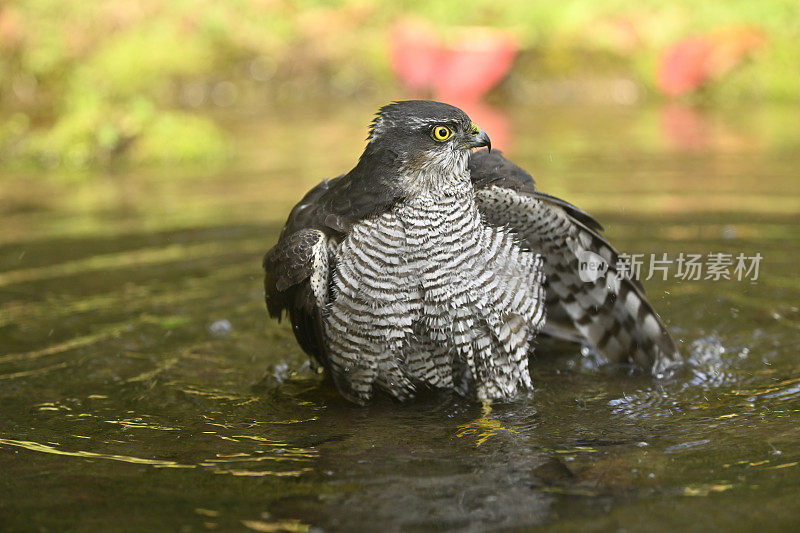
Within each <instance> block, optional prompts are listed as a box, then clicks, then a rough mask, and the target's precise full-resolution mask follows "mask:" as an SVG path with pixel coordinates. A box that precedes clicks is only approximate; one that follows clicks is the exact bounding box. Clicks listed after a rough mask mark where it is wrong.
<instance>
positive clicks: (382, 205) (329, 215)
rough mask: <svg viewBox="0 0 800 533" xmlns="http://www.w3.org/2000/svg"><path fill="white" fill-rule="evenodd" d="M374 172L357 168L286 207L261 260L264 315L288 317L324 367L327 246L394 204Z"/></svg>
mask: <svg viewBox="0 0 800 533" xmlns="http://www.w3.org/2000/svg"><path fill="white" fill-rule="evenodd" d="M381 179H388V176H387V175H386V174H385V173H383V172H381V169H380V168H375V166H374V165H371V166H366V167H365V166H359V167H356V168H355V169H353V171H351V172H350V173H348V174H345V175H342V176H339V177H337V178H334V179H331V180H326V181H323V182H322V183H320V184H319V185H317V186H316V187H314V188H313V189H311V190H310V191H309V192H308V193H307V194H306V195H305V197H303V199H302V200H300V202H299V203H298V204H297V205H296V206H295V207H294V208H293V209H292V212H291V213H290V214H289V219H288V220H287V222H286V225H285V226H284V227H283V230H282V231H281V235H280V238H279V239H278V243H277V244H276V245H275V246H274V247H273V248H272V249H270V250H269V251H268V252H267V254H266V255H265V256H264V262H263V266H264V270H265V272H266V275H265V277H264V289H265V299H266V303H267V309H268V311H269V314H270V316H272V317H273V318H278V319H280V318H281V316H282V315H283V312H284V311H286V312H287V313H288V314H289V318H290V319H291V322H292V329H293V330H294V334H295V337H296V338H297V342H298V343H299V344H300V346H301V347H302V348H303V350H304V351H305V352H306V353H308V354H309V355H312V356H314V357H315V358H316V359H317V360H318V361H319V362H320V363H322V364H323V365H324V366H327V364H328V363H327V361H328V357H327V349H326V343H325V335H324V329H323V323H322V313H323V312H324V310H325V306H326V305H327V303H328V302H329V300H330V298H331V297H333V295H332V294H331V291H329V283H330V280H331V276H332V273H333V270H334V269H335V268H336V262H335V255H334V254H333V253H332V252H331V250H332V248H333V245H334V244H335V243H337V242H339V241H340V240H341V239H342V238H343V237H344V236H345V235H347V233H348V232H349V231H350V228H351V227H352V226H353V224H355V223H356V222H358V221H359V220H362V219H365V218H367V217H371V216H377V215H379V214H381V213H383V212H385V211H386V210H387V209H389V208H390V207H391V206H392V205H394V203H395V202H396V201H397V200H398V198H399V196H398V193H397V190H396V189H394V188H392V187H389V186H380V185H381V184H380V183H378V184H377V186H375V185H374V182H377V181H380V180H381Z"/></svg>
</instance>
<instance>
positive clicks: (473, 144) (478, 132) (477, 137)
mask: <svg viewBox="0 0 800 533" xmlns="http://www.w3.org/2000/svg"><path fill="white" fill-rule="evenodd" d="M467 146H469V147H470V148H478V147H480V146H486V147H487V148H488V149H489V151H490V152H491V151H492V140H491V139H490V138H489V136H488V135H486V132H485V131H483V130H482V129H480V128H479V127H478V125H477V124H475V123H474V122H473V123H472V137H470V138H469V139H468V140H467Z"/></svg>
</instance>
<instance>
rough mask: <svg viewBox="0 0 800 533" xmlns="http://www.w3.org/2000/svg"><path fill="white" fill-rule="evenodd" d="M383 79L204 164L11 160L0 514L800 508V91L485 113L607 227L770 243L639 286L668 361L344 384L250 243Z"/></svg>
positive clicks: (742, 516)
mask: <svg viewBox="0 0 800 533" xmlns="http://www.w3.org/2000/svg"><path fill="white" fill-rule="evenodd" d="M377 104H378V102H368V103H359V104H352V105H342V106H338V107H337V108H336V109H326V108H323V107H312V108H309V109H283V110H281V111H280V112H276V113H275V114H273V115H269V116H258V117H255V118H236V117H234V118H232V119H231V125H230V128H231V131H232V132H234V134H235V135H236V136H237V137H238V138H240V139H241V140H242V142H241V145H242V147H243V148H242V157H241V159H240V160H239V162H238V163H236V164H233V165H230V166H228V167H226V168H221V169H194V170H183V171H180V172H178V171H167V170H157V171H156V170H153V171H135V172H134V171H126V170H120V169H117V170H113V169H111V170H108V171H106V172H101V173H99V174H98V175H95V176H90V177H86V176H80V175H75V174H73V173H71V172H68V171H62V170H60V169H58V168H55V169H53V170H51V171H48V172H46V173H39V174H36V175H32V174H26V173H22V172H17V173H8V174H6V175H5V176H4V178H3V187H2V190H0V227H2V231H3V234H2V238H1V239H0V472H2V477H1V478H0V526H3V528H4V529H6V528H7V529H25V530H28V529H42V530H57V531H60V530H64V529H78V530H150V529H167V530H176V529H179V530H182V531H203V530H213V529H219V530H232V529H233V530H235V529H243V530H254V531H283V530H290V531H304V530H307V529H309V528H321V529H323V530H337V529H373V530H386V529H390V530H403V531H428V530H431V529H445V530H478V529H499V530H508V529H511V530H516V529H527V528H535V527H543V528H550V529H553V530H586V529H588V530H592V529H597V530H608V529H629V530H640V529H645V528H646V529H648V530H674V529H675V528H678V527H681V528H689V529H694V530H706V529H707V528H709V527H718V528H722V527H731V528H734V529H742V528H756V527H760V526H762V525H764V524H770V526H774V527H779V526H790V525H797V524H798V522H800V513H798V511H797V502H798V501H800V446H798V445H799V444H800V359H798V349H797V346H798V344H800V310H799V309H798V305H800V304H798V302H799V301H800V281H798V278H797V274H798V267H797V265H798V262H800V249H799V248H798V244H800V238H799V237H798V235H799V234H800V218H799V217H798V213H800V180H798V179H797V172H798V170H797V169H798V168H799V167H800V126H798V124H800V121H798V120H797V113H796V111H795V110H787V109H780V108H778V109H756V110H749V112H748V113H747V114H746V115H743V114H741V113H740V112H739V110H732V111H730V112H724V111H717V112H712V111H698V110H693V109H689V108H682V107H665V108H642V109H640V108H628V107H619V108H615V107H604V108H582V109H554V108H523V109H521V110H520V109H515V110H514V112H513V113H510V112H509V110H504V109H502V108H499V109H497V110H495V111H496V112H497V114H498V115H499V117H500V119H501V122H500V125H499V126H498V127H504V128H507V131H505V132H504V134H503V135H504V137H505V139H507V140H506V146H505V148H506V151H507V154H508V155H509V156H510V157H512V158H514V159H515V160H516V161H518V162H519V163H521V164H522V165H523V166H524V167H526V168H528V169H530V170H531V171H532V173H533V174H534V175H535V176H536V178H537V180H538V182H539V184H540V187H541V188H542V189H543V190H545V191H547V192H550V193H553V194H556V195H558V196H562V197H564V198H566V199H568V200H570V201H572V202H573V203H576V204H577V205H579V206H581V207H583V208H584V209H586V210H588V211H590V212H592V213H593V214H594V215H596V216H597V218H598V219H599V220H600V221H601V222H602V223H603V224H604V225H605V227H606V230H607V234H608V235H609V237H610V238H611V240H612V242H613V243H614V244H615V245H616V246H617V247H618V248H619V249H621V250H623V251H625V252H628V253H642V254H645V256H646V257H648V256H649V254H651V253H655V254H657V255H658V256H659V257H661V254H663V253H666V254H667V256H668V258H672V259H674V258H677V257H678V256H679V254H681V253H684V254H689V253H693V254H702V255H703V256H704V257H705V256H706V255H707V254H708V253H724V254H732V255H733V256H736V255H737V254H739V253H743V254H745V255H747V256H754V255H755V254H757V253H760V254H761V255H762V256H763V260H762V262H761V265H760V272H759V276H758V279H757V280H755V281H752V282H751V281H749V280H743V281H738V280H736V279H735V276H733V277H734V279H732V280H724V279H722V280H718V281H714V280H713V279H709V280H705V279H701V280H680V279H677V278H676V277H675V275H674V274H675V273H676V269H675V266H674V265H673V266H672V267H671V268H670V270H669V272H668V276H667V279H666V280H664V279H661V278H662V276H661V275H660V274H659V275H656V276H654V279H651V280H649V281H646V282H645V285H646V287H647V289H648V293H649V295H650V298H651V301H652V302H653V304H654V305H655V307H656V308H657V309H658V310H659V312H660V313H661V315H662V317H663V318H664V319H665V321H666V323H667V324H668V326H669V328H670V330H671V331H672V332H673V334H674V336H675V338H676V340H677V341H678V343H679V345H680V348H681V351H682V353H683V354H684V355H685V357H686V358H687V360H688V361H689V363H688V365H687V367H686V368H685V369H683V370H682V371H681V372H678V373H677V374H676V375H675V376H672V377H670V378H667V379H662V380H655V379H652V378H649V377H646V376H642V375H630V374H629V373H628V372H626V371H625V370H620V369H610V368H605V367H603V366H600V365H598V364H597V361H595V360H594V359H593V358H592V357H591V356H590V355H584V354H582V353H581V350H580V349H579V348H577V347H566V348H565V347H548V346H545V345H543V346H542V347H541V349H540V353H539V354H538V355H537V358H536V360H535V361H534V364H533V375H534V382H535V384H536V390H535V393H534V394H533V395H532V396H531V397H529V398H521V399H519V400H518V401H515V402H512V403H509V404H506V405H496V406H494V407H493V408H491V409H486V408H483V407H481V406H480V405H476V404H474V403H471V402H469V401H465V400H463V399H460V398H457V397H452V396H447V395H440V396H433V397H428V398H423V399H420V400H419V401H416V402H414V403H412V404H409V405H398V404H395V403H392V402H390V401H388V400H383V401H378V402H376V403H375V404H374V405H371V406H369V407H366V408H359V407H354V406H351V405H349V404H347V403H346V402H344V401H343V400H341V399H340V398H339V397H338V395H337V393H336V392H335V390H333V388H332V386H331V385H330V383H328V382H327V381H325V380H324V379H323V378H322V377H320V376H316V375H314V374H313V373H312V372H311V371H310V370H308V368H307V364H306V363H305V361H306V358H305V356H304V355H303V354H302V352H301V350H300V349H299V347H298V346H297V345H296V343H295V341H294V339H293V337H292V334H291V331H290V329H289V327H288V325H287V324H286V323H284V324H280V325H279V324H277V323H274V322H272V321H269V320H268V319H267V316H266V312H265V310H264V304H263V292H262V287H261V270H260V259H261V256H262V254H263V252H264V251H265V250H266V249H267V248H268V247H269V246H271V245H272V244H273V243H274V241H275V240H276V238H277V234H278V231H279V229H280V226H281V225H282V223H283V221H284V220H285V217H286V215H287V213H288V210H289V208H290V207H291V205H292V204H293V203H294V202H295V201H297V199H298V198H299V197H300V196H301V195H302V194H303V193H304V192H305V190H307V189H308V188H309V187H310V186H312V185H313V184H315V183H316V182H317V181H318V180H319V179H320V178H322V177H330V176H333V175H336V174H338V173H340V172H342V171H344V170H347V169H348V168H349V167H350V166H351V165H352V164H353V163H354V162H355V159H356V157H357V155H358V154H359V153H360V150H361V148H362V147H363V141H362V139H363V138H364V135H365V126H366V123H367V122H368V119H369V116H370V114H371V113H372V111H373V109H374V108H375V107H376V105H377ZM503 120H504V121H505V122H504V123H503ZM483 125H484V128H486V129H488V130H489V132H490V134H491V128H490V127H488V126H487V125H485V124H483Z"/></svg>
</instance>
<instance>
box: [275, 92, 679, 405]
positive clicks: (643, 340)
mask: <svg viewBox="0 0 800 533" xmlns="http://www.w3.org/2000/svg"><path fill="white" fill-rule="evenodd" d="M481 147H485V149H482V150H477V151H473V149H475V148H481ZM601 231H602V227H601V226H600V224H598V223H597V222H596V221H595V220H594V219H593V218H592V217H590V216H589V215H588V214H586V213H584V212H583V211H581V210H580V209H578V208H577V207H575V206H573V205H571V204H569V203H567V202H565V201H563V200H560V199H558V198H555V197H553V196H550V195H548V194H545V193H542V192H539V191H537V190H536V187H535V185H534V180H533V178H532V177H531V176H530V175H529V174H528V173H527V172H525V171H524V170H522V169H521V168H520V167H518V166H516V165H515V164H513V163H511V162H510V161H509V160H507V159H505V158H504V157H503V156H502V155H501V154H500V153H498V152H497V151H496V150H495V151H494V152H492V151H491V142H490V140H489V137H488V135H487V134H486V133H485V132H484V131H482V130H481V129H480V128H479V127H478V126H477V125H476V124H475V123H473V122H472V121H471V120H470V119H469V117H468V116H467V115H466V114H465V113H464V112H463V111H461V110H460V109H458V108H456V107H453V106H450V105H447V104H444V103H439V102H432V101H422V100H411V101H401V102H395V103H391V104H389V105H386V106H384V107H382V108H381V109H380V110H379V111H378V113H377V115H376V116H375V118H374V120H373V122H372V124H371V128H370V132H369V137H368V143H367V146H366V148H365V149H364V153H363V154H362V155H361V158H360V159H359V160H358V163H357V164H356V166H355V167H354V168H353V169H352V170H351V171H350V172H348V173H347V174H343V175H341V176H339V177H337V178H334V179H331V180H327V181H323V182H322V183H320V184H319V185H317V186H316V187H314V188H313V189H311V191H309V192H308V193H307V194H306V196H305V197H304V198H303V199H302V200H301V201H300V203H298V204H297V205H296V206H295V207H294V209H293V210H292V211H291V214H290V215H289V219H288V221H287V223H286V226H285V227H284V228H283V231H282V232H281V235H280V238H279V240H278V243H277V244H276V245H275V246H274V247H273V248H272V249H271V250H270V251H269V252H267V254H266V256H265V257H264V269H265V270H266V277H265V281H264V283H265V289H266V303H267V308H268V311H269V314H270V315H271V316H272V317H274V318H278V319H280V318H281V316H282V314H283V312H284V311H286V312H288V315H289V317H290V319H291V322H292V326H293V330H294V334H295V336H296V338H297V341H298V342H299V343H300V346H301V347H302V348H303V350H304V351H305V352H307V353H308V354H309V355H310V356H311V357H312V358H313V360H316V362H318V363H319V364H321V365H322V366H323V367H324V368H325V369H326V370H327V371H328V372H329V373H330V375H331V376H332V377H333V380H334V382H335V384H336V386H337V388H338V390H339V391H340V393H341V394H342V395H343V396H344V397H345V398H347V399H348V400H351V401H353V402H355V403H358V404H364V403H366V402H368V401H369V400H370V399H371V398H372V396H373V394H374V393H375V392H377V391H382V392H384V393H387V394H388V395H390V396H392V397H394V398H396V399H398V400H405V399H408V398H411V397H413V396H414V394H415V392H416V391H418V390H420V389H425V388H433V389H448V390H453V391H456V392H457V393H459V394H461V395H464V396H467V397H472V398H475V399H478V400H481V401H493V400H495V401H497V400H507V399H511V398H513V397H514V396H515V395H517V394H519V393H520V392H522V391H525V390H530V389H531V388H532V383H531V375H530V372H529V369H528V361H529V358H530V356H531V355H532V353H533V341H534V339H536V337H537V335H538V334H540V333H542V334H549V335H554V336H557V337H562V338H569V339H572V340H580V341H582V342H585V343H588V344H589V345H591V346H592V347H593V348H594V349H595V350H596V351H597V352H599V353H600V354H601V355H603V356H604V357H605V358H606V359H607V360H609V361H610V362H617V363H623V362H624V363H632V364H635V365H637V366H639V367H641V368H642V369H644V370H646V371H650V372H654V373H658V372H660V371H662V370H663V369H664V368H666V367H668V366H670V365H671V364H673V363H676V362H677V361H679V359H680V356H679V354H678V350H677V348H676V346H675V343H674V342H673V340H672V338H671V337H670V335H669V333H668V332H667V329H666V327H665V326H664V323H663V322H662V321H661V319H660V318H659V316H658V315H657V314H656V312H655V311H654V310H653V307H652V306H651V305H650V304H649V303H648V302H647V300H646V298H645V295H644V290H643V288H642V286H641V284H640V283H639V282H638V281H637V280H635V279H629V278H628V277H626V276H617V275H616V274H617V267H618V265H619V264H624V262H620V257H619V254H618V253H617V251H616V250H615V249H614V248H613V247H612V246H611V245H610V244H609V243H608V241H607V240H606V239H605V238H604V237H602V236H601ZM589 252H590V253H591V254H590V255H591V257H595V258H598V259H599V260H600V262H601V263H604V264H605V266H606V270H605V272H604V273H602V274H603V275H600V276H598V277H597V279H594V280H592V279H590V280H589V281H585V278H586V277H587V276H585V275H582V272H581V268H582V266H584V264H583V263H582V262H583V261H584V257H585V256H586V254H587V253H589Z"/></svg>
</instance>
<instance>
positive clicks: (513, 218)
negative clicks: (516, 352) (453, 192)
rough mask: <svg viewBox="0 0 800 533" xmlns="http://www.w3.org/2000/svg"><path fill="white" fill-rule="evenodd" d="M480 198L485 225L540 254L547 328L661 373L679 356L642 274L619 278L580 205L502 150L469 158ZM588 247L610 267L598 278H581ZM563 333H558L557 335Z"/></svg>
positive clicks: (613, 257)
mask: <svg viewBox="0 0 800 533" xmlns="http://www.w3.org/2000/svg"><path fill="white" fill-rule="evenodd" d="M470 170H471V172H472V181H473V183H474V185H475V192H476V200H477V203H478V208H479V210H480V211H481V214H482V215H483V216H484V218H485V220H486V222H487V223H489V224H492V225H496V226H504V227H507V228H509V229H511V230H512V231H514V232H516V233H517V234H518V235H519V237H520V239H521V241H522V243H523V245H525V246H526V247H529V248H530V249H531V250H533V251H535V252H538V253H541V254H542V256H543V259H544V267H545V277H546V281H545V289H546V292H547V320H548V322H551V323H552V327H551V328H550V331H551V332H553V333H556V334H557V335H559V336H567V337H568V336H569V329H565V328H564V327H563V326H564V324H565V322H566V323H567V324H569V322H571V325H572V326H573V327H574V330H576V331H577V332H578V333H579V334H580V335H581V336H582V337H583V338H584V339H585V340H587V341H588V342H589V343H590V344H591V345H593V346H594V348H595V349H596V350H598V351H599V352H600V353H601V354H602V355H604V356H605V357H606V358H607V359H608V360H609V361H611V362H632V363H635V364H637V365H638V366H640V367H642V368H644V369H646V370H649V371H652V372H654V373H658V372H660V371H662V370H663V369H664V368H666V367H668V366H670V365H671V364H673V363H676V362H678V361H679V360H680V355H679V353H678V350H677V347H676V346H675V343H674V341H673V340H672V338H671V337H670V335H669V333H668V332H667V329H666V327H665V326H664V323H663V322H662V321H661V319H660V318H659V316H658V314H657V313H656V312H655V310H654V309H653V307H652V306H651V305H650V303H648V301H647V299H646V298H645V295H644V289H643V288H642V286H641V283H640V282H639V281H638V280H635V279H630V278H629V276H622V277H621V279H617V265H618V264H619V263H620V257H619V253H618V252H617V251H616V250H615V249H614V247H613V246H611V244H609V242H608V241H607V240H606V239H605V238H604V237H602V236H601V235H600V232H601V231H602V227H601V226H600V224H598V223H597V222H596V221H595V220H594V219H593V218H592V217H591V216H589V215H588V214H586V213H585V212H583V211H581V210H580V209H578V208H577V207H575V206H573V205H571V204H569V203H567V202H565V201H563V200H560V199H558V198H555V197H553V196H550V195H547V194H544V193H540V192H538V191H536V190H535V185H534V181H533V178H531V177H530V175H529V174H527V173H526V172H525V171H524V170H522V169H520V168H519V167H517V166H516V165H514V164H513V163H511V162H509V161H508V160H507V159H505V158H504V157H502V155H500V154H497V153H495V152H492V153H488V152H487V151H485V150H481V151H478V152H476V153H475V154H473V156H472V158H471V161H470ZM586 252H593V253H594V254H597V255H599V256H600V257H602V259H603V261H604V262H605V263H606V265H607V266H608V270H607V272H606V275H605V276H600V277H599V279H597V280H596V281H590V282H585V281H583V280H581V277H580V271H579V268H580V267H579V263H580V261H581V260H585V257H586V256H587V255H588V254H586ZM559 332H560V333H559Z"/></svg>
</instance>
